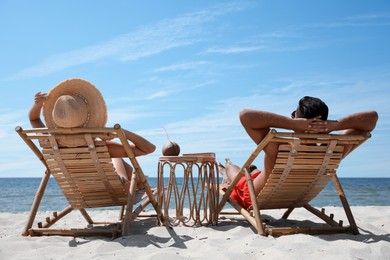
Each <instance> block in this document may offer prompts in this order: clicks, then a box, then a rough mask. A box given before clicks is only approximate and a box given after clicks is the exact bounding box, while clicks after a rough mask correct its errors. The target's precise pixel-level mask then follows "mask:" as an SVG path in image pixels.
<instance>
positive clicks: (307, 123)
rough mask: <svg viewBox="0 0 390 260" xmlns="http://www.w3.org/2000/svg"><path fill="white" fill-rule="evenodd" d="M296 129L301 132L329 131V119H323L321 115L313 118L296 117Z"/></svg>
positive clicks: (318, 132)
mask: <svg viewBox="0 0 390 260" xmlns="http://www.w3.org/2000/svg"><path fill="white" fill-rule="evenodd" d="M293 120H294V123H295V124H294V125H295V127H294V131H295V132H299V133H308V134H320V133H328V132H329V128H328V121H324V120H321V119H320V117H315V118H311V119H306V118H294V119H293Z"/></svg>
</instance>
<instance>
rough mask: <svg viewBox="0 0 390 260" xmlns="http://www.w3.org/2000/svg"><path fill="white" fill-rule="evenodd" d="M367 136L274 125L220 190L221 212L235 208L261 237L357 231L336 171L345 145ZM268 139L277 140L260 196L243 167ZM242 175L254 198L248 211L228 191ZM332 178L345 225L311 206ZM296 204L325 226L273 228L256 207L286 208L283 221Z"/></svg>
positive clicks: (358, 143) (266, 143)
mask: <svg viewBox="0 0 390 260" xmlns="http://www.w3.org/2000/svg"><path fill="white" fill-rule="evenodd" d="M370 137H371V135H370V134H362V135H337V134H295V133H286V132H277V131H276V130H275V129H272V130H271V131H270V132H269V133H268V134H267V136H266V137H265V138H264V139H263V140H262V141H261V142H260V143H259V144H258V145H257V147H256V149H255V150H254V151H253V152H252V153H251V155H250V156H249V158H248V159H247V161H246V162H245V163H244V165H243V166H242V167H241V168H240V171H239V173H238V174H237V176H236V178H235V179H234V180H233V181H232V183H231V184H230V185H229V186H228V187H224V188H221V189H220V192H221V195H222V199H221V201H220V203H219V208H218V212H219V214H220V215H221V214H232V213H231V212H223V211H222V210H223V208H224V206H225V204H226V202H228V203H229V204H230V205H231V206H232V207H233V208H235V209H236V210H237V212H236V213H233V214H241V215H242V216H243V217H245V219H247V221H248V222H249V223H250V224H251V225H252V226H253V227H254V228H255V229H256V231H257V233H258V234H260V235H265V236H267V235H273V236H280V235H287V234H296V233H307V234H324V233H341V232H350V233H353V234H358V233H359V231H358V228H357V225H356V222H355V220H354V217H353V214H352V211H351V209H350V206H349V204H348V201H347V198H346V196H345V193H344V191H343V189H342V186H341V184H340V181H339V179H338V177H337V175H336V171H337V168H338V166H339V163H340V162H341V160H342V159H343V151H344V146H343V145H347V144H353V149H352V150H354V149H356V148H357V147H358V146H359V145H361V144H362V143H363V142H365V141H366V140H367V139H368V138H370ZM271 142H277V143H279V151H278V156H277V159H276V163H275V167H274V169H273V171H272V173H271V174H270V176H269V178H268V180H267V183H266V184H265V186H264V188H263V189H262V190H261V192H260V193H259V194H255V191H254V186H253V180H252V178H251V175H250V173H249V172H248V171H247V170H246V169H247V168H248V167H249V166H250V165H251V164H252V163H253V161H254V160H255V159H256V158H257V156H258V155H259V154H260V152H261V151H263V149H264V147H265V146H266V145H268V144H269V143H271ZM352 150H351V151H350V152H352ZM350 152H349V153H350ZM349 153H348V154H349ZM242 175H245V176H246V180H247V183H248V188H249V193H250V197H251V201H252V206H251V207H250V208H248V209H246V208H243V207H241V206H240V205H238V204H237V203H236V202H235V201H234V200H232V199H231V198H230V194H231V193H232V191H233V189H234V187H235V186H236V185H237V183H238V181H239V180H240V178H241V176H242ZM330 180H332V181H333V183H334V186H335V188H336V192H337V194H338V196H339V198H340V200H341V204H342V206H343V208H344V211H345V214H346V217H347V220H348V222H349V225H343V223H342V221H339V222H336V221H335V220H334V215H333V214H329V215H327V214H326V213H325V210H324V209H322V210H318V209H316V208H315V207H313V206H311V205H310V204H309V202H310V201H311V200H312V199H314V198H315V197H316V196H317V195H318V194H319V193H320V192H321V190H322V189H323V188H324V187H325V186H326V185H327V183H328V182H329V181H330ZM300 207H303V208H305V209H306V210H308V211H309V212H311V213H312V214H314V215H315V216H317V217H318V218H320V219H321V220H323V221H324V223H323V224H325V225H321V226H319V225H313V226H309V227H308V226H305V227H298V226H295V227H293V226H287V227H271V226H269V225H266V223H265V221H263V219H262V217H261V213H260V210H267V209H283V208H284V209H287V210H286V212H285V213H284V215H283V216H282V219H287V218H288V216H289V215H290V213H291V212H292V211H293V210H294V209H295V208H300Z"/></svg>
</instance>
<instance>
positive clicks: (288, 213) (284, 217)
mask: <svg viewBox="0 0 390 260" xmlns="http://www.w3.org/2000/svg"><path fill="white" fill-rule="evenodd" d="M293 210H294V208H289V209H287V210H286V212H284V214H283V216H282V219H287V218H288V216H290V214H291V212H293Z"/></svg>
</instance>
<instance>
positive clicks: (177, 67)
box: [154, 61, 210, 72]
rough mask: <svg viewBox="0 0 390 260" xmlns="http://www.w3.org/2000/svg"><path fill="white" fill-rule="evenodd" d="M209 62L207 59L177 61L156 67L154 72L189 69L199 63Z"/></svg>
mask: <svg viewBox="0 0 390 260" xmlns="http://www.w3.org/2000/svg"><path fill="white" fill-rule="evenodd" d="M207 64H210V62H208V61H195V62H186V63H177V64H173V65H170V66H166V67H161V68H157V69H155V70H154V71H155V72H165V71H177V70H191V69H194V68H196V67H198V66H201V65H207Z"/></svg>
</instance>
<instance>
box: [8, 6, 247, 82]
mask: <svg viewBox="0 0 390 260" xmlns="http://www.w3.org/2000/svg"><path fill="white" fill-rule="evenodd" d="M248 6H249V4H248V3H227V4H220V5H217V6H214V7H211V8H209V9H206V10H202V11H199V12H194V13H190V14H186V15H182V16H180V17H178V18H174V19H169V20H164V21H161V22H159V23H157V24H154V25H150V26H147V27H143V28H140V29H138V30H135V31H133V32H131V33H128V34H124V35H121V36H118V37H116V38H114V39H112V40H109V41H107V42H103V43H99V44H96V45H92V46H87V47H85V48H82V49H79V50H73V51H69V52H66V53H59V54H57V55H54V56H52V57H48V58H46V59H44V60H43V61H42V62H41V63H39V64H37V65H35V66H33V67H30V68H27V69H24V70H22V71H20V72H17V73H15V74H13V75H11V76H9V77H8V78H7V80H15V79H20V78H29V77H42V76H45V75H49V74H51V73H54V72H57V71H61V70H64V69H67V68H69V67H73V66H78V65H82V64H86V63H90V62H93V61H97V60H100V59H103V58H112V59H118V60H120V61H125V62H126V61H134V60H137V59H140V58H143V57H147V56H150V55H155V54H158V53H161V52H163V51H165V50H169V49H172V48H178V47H183V46H188V45H192V44H195V43H197V42H199V41H202V40H203V38H204V35H203V28H202V26H203V25H204V24H206V23H208V22H210V21H213V20H214V19H216V18H217V17H218V16H223V15H226V14H229V13H234V12H239V11H241V10H243V9H245V8H247V7H248Z"/></svg>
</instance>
